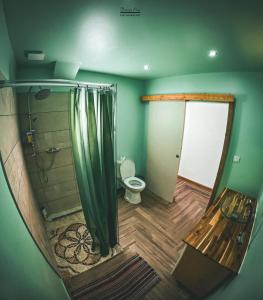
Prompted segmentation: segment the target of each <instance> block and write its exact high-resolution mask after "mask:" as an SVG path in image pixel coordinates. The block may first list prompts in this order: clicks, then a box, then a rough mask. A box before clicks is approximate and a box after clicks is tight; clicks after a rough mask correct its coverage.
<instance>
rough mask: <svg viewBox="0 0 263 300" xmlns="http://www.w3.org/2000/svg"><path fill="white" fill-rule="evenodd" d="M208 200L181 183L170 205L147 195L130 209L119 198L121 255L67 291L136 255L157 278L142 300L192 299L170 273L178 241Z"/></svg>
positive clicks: (193, 187) (199, 190) (196, 189)
mask: <svg viewBox="0 0 263 300" xmlns="http://www.w3.org/2000/svg"><path fill="white" fill-rule="evenodd" d="M209 197H210V194H209V192H208V191H207V190H205V189H202V188H201V187H200V186H196V185H194V184H191V183H189V182H186V181H184V180H182V179H178V181H177V188H176V192H175V194H174V202H173V203H170V204H169V203H166V202H165V201H161V200H160V199H156V198H155V197H153V196H152V194H150V193H148V192H144V193H143V195H142V203H141V204H139V205H132V204H130V203H128V202H127V201H125V200H124V198H123V197H120V198H119V237H120V240H119V242H120V245H121V246H122V248H123V249H124V252H123V253H122V254H120V255H117V256H116V257H114V258H112V259H111V260H109V261H107V262H106V263H104V264H101V265H99V266H98V267H97V268H96V267H95V268H94V269H91V270H89V271H87V272H85V273H83V274H80V275H78V276H77V277H75V278H74V280H72V281H71V282H69V283H68V287H69V289H70V290H71V291H72V290H75V289H76V288H79V287H81V286H82V285H83V284H84V282H85V283H87V282H90V281H92V280H91V279H93V280H95V279H96V278H98V277H99V276H101V275H100V274H103V275H104V274H106V273H108V272H111V271H112V270H113V269H114V268H115V267H116V265H118V264H119V263H121V261H123V260H125V259H127V257H129V256H130V255H133V253H134V252H137V253H138V254H139V255H140V256H141V257H143V258H144V259H145V260H146V261H147V262H148V263H149V265H151V266H152V267H153V268H154V270H155V271H156V272H157V273H158V274H159V276H160V277H161V281H160V282H159V283H158V284H157V285H156V286H155V287H154V288H153V289H152V290H151V291H150V292H149V293H148V294H147V295H146V298H145V299H148V300H150V299H151V300H155V299H156V300H157V299H160V300H169V299H176V300H181V299H182V300H185V299H192V297H191V295H190V294H189V293H187V292H186V291H185V290H184V289H182V288H181V287H180V286H179V285H178V283H177V282H176V281H175V279H174V278H173V277H172V276H171V272H172V271H173V269H174V266H175V264H176V262H177V260H178V257H179V256H180V253H181V252H182V251H183V248H184V243H183V242H182V239H183V238H184V237H185V236H186V235H187V233H188V232H189V231H190V230H191V229H192V228H193V226H194V225H195V224H196V223H197V222H198V221H199V219H200V218H201V217H202V216H203V214H204V212H205V208H206V206H207V203H208V201H209Z"/></svg>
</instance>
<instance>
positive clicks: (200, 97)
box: [141, 93, 235, 208]
mask: <svg viewBox="0 0 263 300" xmlns="http://www.w3.org/2000/svg"><path fill="white" fill-rule="evenodd" d="M141 101H142V102H149V101H185V102H188V101H198V102H216V103H228V115H227V124H226V132H225V138H224V144H223V149H222V154H221V158H220V162H219V167H218V171H217V174H216V179H215V182H214V186H213V188H212V194H211V196H210V200H209V202H208V205H207V208H208V207H209V206H210V205H211V204H212V203H213V201H214V199H215V196H216V192H217V189H218V187H219V183H220V180H221V178H222V175H223V171H224V166H225V162H226V158H227V154H228V148H229V143H230V136H231V130H232V124H233V117H234V108H235V105H234V104H235V102H234V96H233V95H231V94H207V93H201V94H200V93H198V94H197V93H193V94H189V93H188V94H161V95H145V96H141Z"/></svg>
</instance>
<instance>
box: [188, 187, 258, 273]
mask: <svg viewBox="0 0 263 300" xmlns="http://www.w3.org/2000/svg"><path fill="white" fill-rule="evenodd" d="M226 201H228V205H227V206H225V207H226V208H225V215H224V214H223V213H222V211H221V209H220V207H221V205H222V203H223V202H224V203H226ZM248 203H250V206H252V207H253V214H252V217H251V219H250V220H249V221H248V222H247V223H238V222H234V221H233V220H231V218H229V217H227V216H228V215H230V216H231V212H233V211H236V212H238V213H239V215H240V216H242V217H243V218H244V219H246V218H247V216H248V214H249V212H248ZM256 205H257V202H256V201H255V199H253V198H250V197H247V196H245V195H243V194H241V193H239V192H236V191H233V190H231V189H229V188H225V189H224V191H223V192H222V193H221V194H220V195H219V197H218V198H217V200H216V202H215V203H214V204H213V205H211V206H210V207H209V209H208V210H207V212H206V214H205V215H204V217H203V218H202V219H201V220H200V222H199V223H198V224H197V226H195V228H194V229H193V230H192V231H191V232H190V233H189V234H188V236H187V237H186V238H185V239H184V241H185V243H187V244H188V245H190V246H192V247H194V248H195V249H196V250H198V251H200V252H201V253H202V254H203V255H205V256H207V257H209V258H211V259H212V260H214V261H215V262H217V263H219V264H220V265H222V266H224V267H226V268H228V269H230V270H231V271H233V272H235V273H238V271H239V269H240V266H241V264H242V261H243V259H244V256H245V253H246V250H247V247H248V243H249V240H250V235H251V231H252V228H253V223H254V215H255V212H256ZM226 215H227V216H226ZM242 232H243V243H242V244H240V243H238V242H237V240H238V236H239V234H240V233H242Z"/></svg>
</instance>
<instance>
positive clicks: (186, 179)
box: [177, 175, 213, 193]
mask: <svg viewBox="0 0 263 300" xmlns="http://www.w3.org/2000/svg"><path fill="white" fill-rule="evenodd" d="M177 178H180V179H182V180H184V181H186V182H189V183H191V184H194V185H197V186H198V187H200V188H202V189H205V190H206V191H207V192H210V193H212V191H213V189H211V188H210V187H208V186H205V185H203V184H201V183H198V182H196V181H193V180H191V179H188V178H185V177H183V176H180V175H178V176H177Z"/></svg>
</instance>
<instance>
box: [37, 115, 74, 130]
mask: <svg viewBox="0 0 263 300" xmlns="http://www.w3.org/2000/svg"><path fill="white" fill-rule="evenodd" d="M32 119H33V120H35V121H33V128H34V129H35V130H36V132H37V133H40V132H46V131H56V130H65V129H69V115H68V112H67V111H62V112H49V113H34V114H32Z"/></svg>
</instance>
